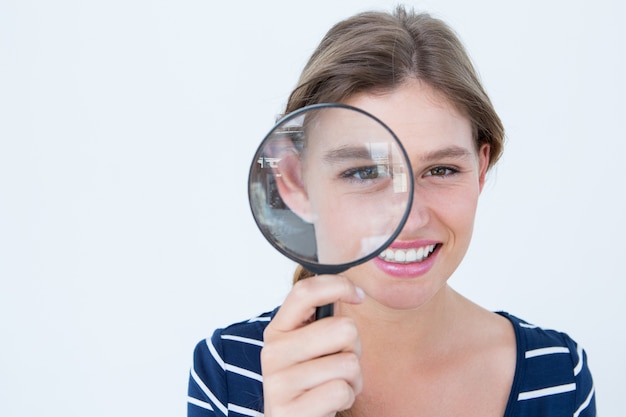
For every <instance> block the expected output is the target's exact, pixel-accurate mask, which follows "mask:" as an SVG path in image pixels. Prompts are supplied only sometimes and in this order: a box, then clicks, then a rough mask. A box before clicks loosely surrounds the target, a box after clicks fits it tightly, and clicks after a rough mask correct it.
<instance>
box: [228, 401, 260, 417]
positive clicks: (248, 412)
mask: <svg viewBox="0 0 626 417" xmlns="http://www.w3.org/2000/svg"><path fill="white" fill-rule="evenodd" d="M228 409H229V410H230V411H234V412H235V413H239V414H243V415H244V416H250V417H263V413H260V412H258V411H256V410H251V409H250V408H244V407H241V406H238V405H235V404H228Z"/></svg>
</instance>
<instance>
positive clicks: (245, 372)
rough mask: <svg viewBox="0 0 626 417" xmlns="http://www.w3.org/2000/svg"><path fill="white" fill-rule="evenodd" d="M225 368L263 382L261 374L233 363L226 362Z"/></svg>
mask: <svg viewBox="0 0 626 417" xmlns="http://www.w3.org/2000/svg"><path fill="white" fill-rule="evenodd" d="M226 370H227V371H229V372H233V373H235V374H239V375H243V376H246V377H248V378H252V379H256V380H257V381H259V382H263V377H262V376H261V375H259V374H257V373H256V372H252V371H249V370H247V369H243V368H240V367H238V366H235V365H229V364H226Z"/></svg>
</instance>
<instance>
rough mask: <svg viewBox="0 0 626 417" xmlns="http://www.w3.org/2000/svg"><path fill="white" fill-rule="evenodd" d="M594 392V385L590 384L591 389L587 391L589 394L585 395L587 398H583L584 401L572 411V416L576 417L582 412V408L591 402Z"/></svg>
mask: <svg viewBox="0 0 626 417" xmlns="http://www.w3.org/2000/svg"><path fill="white" fill-rule="evenodd" d="M594 392H595V387H594V386H593V385H592V386H591V391H589V395H587V398H586V399H585V401H584V402H583V403H582V404H581V405H580V407H578V410H576V412H575V413H574V417H578V416H579V415H580V413H582V412H583V410H584V409H585V408H587V407H588V406H589V404H591V399H592V398H593V393H594Z"/></svg>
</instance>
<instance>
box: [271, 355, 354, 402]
mask: <svg viewBox="0 0 626 417" xmlns="http://www.w3.org/2000/svg"><path fill="white" fill-rule="evenodd" d="M335 379H339V380H343V381H345V382H347V383H348V385H349V386H350V387H351V388H352V390H353V391H354V392H355V393H356V394H358V393H359V392H361V388H362V379H361V366H360V364H359V358H358V356H357V355H356V354H354V353H352V352H350V353H338V354H335V355H329V356H325V357H322V358H317V359H315V360H311V361H308V362H304V363H300V364H297V365H295V366H292V367H290V368H288V369H285V370H283V371H281V372H277V373H273V374H271V375H269V376H267V377H265V379H264V385H265V388H264V390H265V392H266V395H267V398H271V399H272V400H273V401H275V402H276V403H285V402H289V401H290V400H292V399H294V398H297V397H299V396H301V395H303V394H304V393H305V392H307V391H309V390H311V389H314V388H315V387H317V386H320V385H323V384H325V383H327V382H329V381H332V380H335Z"/></svg>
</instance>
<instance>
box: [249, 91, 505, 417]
mask: <svg viewBox="0 0 626 417" xmlns="http://www.w3.org/2000/svg"><path fill="white" fill-rule="evenodd" d="M346 104H350V105H353V106H356V107H360V108H362V109H364V110H366V111H368V112H370V113H372V114H374V115H375V116H377V117H379V118H380V119H381V120H383V121H384V122H385V123H386V124H387V125H389V126H390V127H391V129H392V130H393V131H394V132H396V134H397V135H398V136H399V137H400V139H401V140H402V142H403V144H404V146H405V148H406V149H407V152H408V154H409V156H410V159H411V164H412V167H413V171H414V177H415V185H416V187H415V196H414V201H415V202H414V205H413V207H412V209H411V213H410V216H409V220H408V222H407V224H406V225H405V227H404V228H403V230H402V232H401V234H400V235H399V237H398V239H397V241H396V242H400V243H399V244H403V245H409V246H410V245H414V246H415V245H421V244H423V242H434V243H436V244H437V249H436V251H435V252H434V253H433V254H432V255H431V259H429V260H428V261H427V262H426V263H425V264H426V265H428V267H427V268H421V269H415V270H413V269H407V270H408V271H409V272H411V271H413V272H411V273H405V274H401V276H398V275H397V274H390V273H388V272H389V271H388V270H386V269H385V268H381V267H379V266H378V265H377V264H376V262H375V261H369V262H367V263H365V264H362V265H360V266H358V267H355V268H352V269H351V270H349V271H346V272H345V273H344V274H342V276H328V275H327V276H317V277H313V278H310V279H306V280H303V281H301V282H298V283H297V284H296V285H294V287H293V289H292V291H291V292H290V293H289V295H288V296H287V298H286V300H285V302H284V304H283V306H282V307H281V309H280V310H279V312H278V314H277V315H276V317H275V319H274V320H273V321H272V322H271V323H270V324H269V325H268V327H267V329H266V332H265V345H264V348H263V350H262V353H261V362H262V367H263V375H264V391H265V392H264V394H265V407H266V410H265V415H266V416H271V417H282V416H293V415H298V416H312V417H313V416H316V417H318V416H333V415H335V414H336V412H338V411H340V410H344V409H348V408H351V410H352V413H353V415H355V416H380V415H393V416H400V417H401V416H415V415H425V416H451V415H463V416H481V417H489V416H502V415H503V413H504V409H505V407H506V403H507V400H508V396H509V392H510V388H511V384H512V380H513V374H514V370H515V357H516V356H515V355H516V348H515V336H514V333H513V329H512V327H511V325H510V323H509V322H508V321H507V320H506V319H504V318H502V317H501V316H499V315H496V314H494V313H491V312H489V311H487V310H484V309H482V308H481V307H479V306H477V305H476V304H474V303H472V302H470V301H469V300H467V299H465V298H464V297H462V296H461V295H460V294H458V293H456V292H455V291H454V290H453V289H452V288H450V287H449V285H448V284H447V281H448V279H449V278H450V276H451V275H452V273H453V272H454V270H455V269H456V268H457V267H458V265H459V264H460V262H461V261H462V259H463V257H464V256H465V253H466V251H467V248H468V246H469V243H470V240H471V235H472V230H473V224H474V216H475V213H476V207H477V203H478V198H479V195H480V192H481V190H482V188H483V185H484V182H485V175H486V172H487V166H488V159H489V148H488V146H482V147H480V148H478V147H477V146H476V144H475V142H474V140H473V138H472V134H471V132H472V131H471V125H470V122H469V120H468V119H467V118H466V117H465V116H464V115H463V114H462V113H460V112H459V111H458V110H457V109H455V108H454V107H453V106H451V105H450V103H448V101H447V100H446V99H445V98H443V97H442V96H441V95H440V94H438V93H437V92H436V91H435V90H433V89H432V88H431V87H430V86H428V85H427V84H424V83H422V82H419V81H417V80H410V81H407V82H406V83H404V84H403V85H402V86H400V87H399V88H397V89H396V90H393V91H392V92H390V93H387V94H382V95H373V94H370V95H368V94H361V95H356V96H354V97H352V98H351V99H350V100H348V101H347V102H346ZM394 244H395V242H394ZM392 246H393V245H392ZM415 271H417V272H415ZM327 303H336V306H337V308H336V315H335V316H334V317H331V318H326V319H323V320H320V321H316V322H311V316H312V315H313V313H314V311H315V306H318V305H323V304H327Z"/></svg>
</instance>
